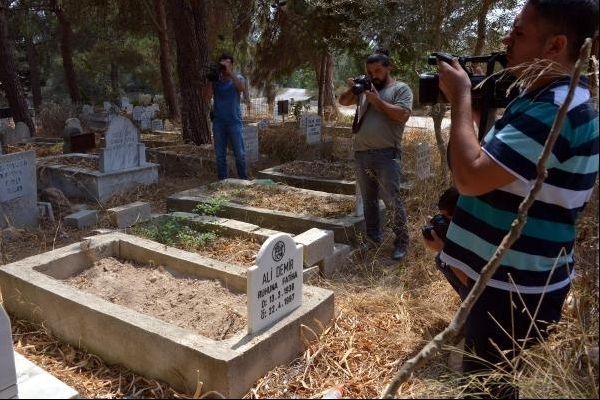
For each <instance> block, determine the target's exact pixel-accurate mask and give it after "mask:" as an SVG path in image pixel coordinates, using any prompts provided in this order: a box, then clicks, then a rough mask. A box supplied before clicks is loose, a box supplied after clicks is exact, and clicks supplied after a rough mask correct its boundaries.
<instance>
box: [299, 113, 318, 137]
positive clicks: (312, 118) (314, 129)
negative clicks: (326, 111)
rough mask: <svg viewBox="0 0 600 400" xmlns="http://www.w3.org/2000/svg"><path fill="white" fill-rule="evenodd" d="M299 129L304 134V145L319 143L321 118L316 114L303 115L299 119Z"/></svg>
mask: <svg viewBox="0 0 600 400" xmlns="http://www.w3.org/2000/svg"><path fill="white" fill-rule="evenodd" d="M300 128H301V129H302V131H303V132H305V133H306V143H308V144H316V143H320V142H321V117H320V116H318V115H316V114H304V115H302V116H301V117H300Z"/></svg>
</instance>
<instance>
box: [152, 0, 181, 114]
mask: <svg viewBox="0 0 600 400" xmlns="http://www.w3.org/2000/svg"><path fill="white" fill-rule="evenodd" d="M154 11H155V13H156V20H157V23H158V26H157V34H158V43H159V45H160V76H161V80H162V86H163V94H164V96H165V102H166V103H167V108H168V109H169V119H171V120H177V121H179V120H181V113H180V111H179V103H178V101H177V94H176V93H175V84H174V83H173V71H172V69H171V45H170V43H169V31H168V28H167V13H166V12H165V0H154Z"/></svg>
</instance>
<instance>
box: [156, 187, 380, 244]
mask: <svg viewBox="0 0 600 400" xmlns="http://www.w3.org/2000/svg"><path fill="white" fill-rule="evenodd" d="M226 181H228V182H229V183H236V181H237V180H226ZM246 184H248V182H247V181H246ZM250 184H252V183H250ZM283 186H284V185H283ZM280 187H281V186H280ZM203 188H204V186H201V187H199V188H194V189H189V190H184V191H182V192H179V193H175V194H172V195H171V196H169V197H167V210H169V211H185V212H191V211H193V209H194V207H195V206H196V205H197V204H199V203H208V202H210V201H211V199H212V197H211V196H210V195H207V194H206V192H205V191H204V190H203ZM298 190H300V191H302V192H304V193H306V194H310V195H313V196H318V197H326V198H331V197H332V196H334V197H337V196H341V197H344V198H345V197H347V195H342V194H332V193H325V192H319V191H315V190H308V189H298ZM380 213H382V215H385V214H384V213H385V206H384V205H383V203H381V202H380ZM218 216H220V217H223V218H231V219H236V220H239V221H244V222H248V223H251V224H256V225H259V226H262V227H264V228H269V229H274V230H280V231H283V232H288V233H293V234H298V233H302V232H304V231H307V230H309V229H310V228H320V229H329V230H332V231H333V232H334V239H335V242H338V243H345V244H354V242H355V241H356V236H357V235H356V234H357V233H358V232H363V231H364V217H362V216H352V215H348V216H345V217H341V218H321V217H315V216H312V215H298V214H295V213H291V212H287V211H276V210H269V209H266V208H259V207H251V206H246V205H242V204H237V203H234V202H232V201H227V202H225V203H224V204H223V206H222V209H221V210H220V211H219V212H218Z"/></svg>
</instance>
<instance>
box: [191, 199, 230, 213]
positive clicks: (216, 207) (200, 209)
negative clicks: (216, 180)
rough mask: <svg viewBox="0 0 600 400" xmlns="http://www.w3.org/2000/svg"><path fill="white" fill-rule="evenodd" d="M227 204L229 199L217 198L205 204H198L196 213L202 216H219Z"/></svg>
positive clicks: (195, 209)
mask: <svg viewBox="0 0 600 400" xmlns="http://www.w3.org/2000/svg"><path fill="white" fill-rule="evenodd" d="M226 202H227V198H226V197H225V196H215V197H213V198H211V199H210V200H208V201H206V202H204V203H198V204H197V205H196V207H194V212H195V213H196V214H200V215H217V214H218V213H219V211H221V210H222V209H223V205H224V204H225V203H226Z"/></svg>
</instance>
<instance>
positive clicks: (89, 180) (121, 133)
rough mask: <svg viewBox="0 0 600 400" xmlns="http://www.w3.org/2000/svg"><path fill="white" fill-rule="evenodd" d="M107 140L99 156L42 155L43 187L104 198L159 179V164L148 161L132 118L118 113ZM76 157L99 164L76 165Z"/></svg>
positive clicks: (41, 176)
mask: <svg viewBox="0 0 600 400" xmlns="http://www.w3.org/2000/svg"><path fill="white" fill-rule="evenodd" d="M104 142H105V148H103V149H101V150H100V154H99V156H96V155H87V154H80V153H74V154H68V155H63V156H53V157H45V158H42V159H40V160H39V162H38V166H37V167H38V168H37V170H38V180H39V182H40V187H41V188H46V187H50V186H53V187H57V188H59V189H60V190H62V191H63V193H65V195H67V197H72V198H80V199H89V200H92V201H100V202H104V201H106V200H108V199H109V198H110V197H111V196H112V195H113V194H115V193H122V192H124V191H126V190H128V189H132V188H135V187H138V186H145V185H151V184H153V183H156V182H158V165H157V164H153V163H148V162H146V151H145V146H144V144H142V143H139V133H138V131H137V129H136V128H135V126H134V125H133V123H132V122H131V121H130V120H129V119H127V118H125V117H123V116H120V115H116V116H115V117H114V118H113V120H112V121H111V123H110V126H109V128H108V130H107V131H106V134H105V135H104ZM63 160H64V161H63ZM74 160H75V161H79V162H80V163H82V164H83V165H86V164H90V163H91V164H97V167H91V168H90V167H80V166H77V164H75V166H73V162H72V161H74ZM63 163H64V164H63Z"/></svg>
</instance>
